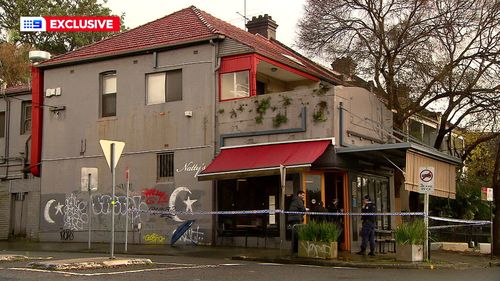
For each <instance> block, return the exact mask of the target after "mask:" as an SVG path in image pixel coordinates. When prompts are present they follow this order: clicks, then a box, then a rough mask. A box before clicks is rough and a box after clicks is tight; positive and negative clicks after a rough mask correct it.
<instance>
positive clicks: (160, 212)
mask: <svg viewBox="0 0 500 281" xmlns="http://www.w3.org/2000/svg"><path fill="white" fill-rule="evenodd" d="M132 212H141V213H151V214H158V215H165V216H176V215H188V216H189V215H191V216H194V215H255V214H268V215H275V214H289V215H312V216H424V215H425V213H423V212H397V213H357V212H336V213H335V212H309V211H306V212H298V211H283V210H279V209H278V210H266V209H263V210H240V211H176V210H167V211H163V210H133V211H132Z"/></svg>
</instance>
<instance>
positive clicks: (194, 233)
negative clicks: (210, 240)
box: [172, 226, 205, 244]
mask: <svg viewBox="0 0 500 281" xmlns="http://www.w3.org/2000/svg"><path fill="white" fill-rule="evenodd" d="M175 230H176V229H174V231H173V232H172V235H173V234H174V232H175ZM204 238H205V233H203V231H201V230H200V226H197V227H196V228H193V227H191V228H190V229H188V230H187V231H186V232H184V234H183V235H182V236H181V238H179V240H178V241H180V242H183V243H193V244H199V243H201V242H203V239H204Z"/></svg>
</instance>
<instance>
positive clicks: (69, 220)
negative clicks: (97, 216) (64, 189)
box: [63, 193, 88, 230]
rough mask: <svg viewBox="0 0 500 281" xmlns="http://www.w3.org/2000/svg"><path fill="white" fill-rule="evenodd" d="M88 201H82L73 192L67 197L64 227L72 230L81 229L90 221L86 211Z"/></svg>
mask: <svg viewBox="0 0 500 281" xmlns="http://www.w3.org/2000/svg"><path fill="white" fill-rule="evenodd" d="M86 209H87V202H84V201H80V200H78V199H77V198H76V196H75V195H74V194H73V193H72V194H70V195H69V196H68V197H66V204H65V206H64V218H63V220H64V228H65V229H71V230H81V229H83V225H84V224H86V223H87V222H88V215H87V213H86Z"/></svg>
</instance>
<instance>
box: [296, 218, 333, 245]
mask: <svg viewBox="0 0 500 281" xmlns="http://www.w3.org/2000/svg"><path fill="white" fill-rule="evenodd" d="M340 234H341V229H340V228H339V226H338V225H337V224H334V223H328V222H316V221H310V222H309V223H307V224H306V225H303V226H301V227H300V228H299V229H298V235H299V240H303V241H314V242H325V243H331V242H337V240H338V238H339V237H340Z"/></svg>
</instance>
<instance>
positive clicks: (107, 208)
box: [92, 195, 149, 224]
mask: <svg viewBox="0 0 500 281" xmlns="http://www.w3.org/2000/svg"><path fill="white" fill-rule="evenodd" d="M92 200H93V202H92V212H93V214H94V215H111V213H112V208H113V205H112V204H111V201H112V200H111V195H94V196H93V197H92ZM115 201H116V202H115V206H114V208H115V216H119V215H121V216H125V215H126V214H127V196H115ZM128 204H129V210H128V211H129V212H128V215H129V218H130V221H131V223H132V224H133V223H135V222H139V221H141V215H144V213H143V211H147V210H149V208H148V206H147V205H146V203H144V202H142V200H141V196H131V197H129V198H128Z"/></svg>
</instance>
